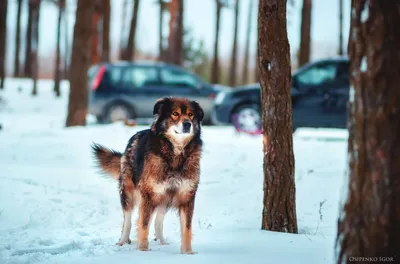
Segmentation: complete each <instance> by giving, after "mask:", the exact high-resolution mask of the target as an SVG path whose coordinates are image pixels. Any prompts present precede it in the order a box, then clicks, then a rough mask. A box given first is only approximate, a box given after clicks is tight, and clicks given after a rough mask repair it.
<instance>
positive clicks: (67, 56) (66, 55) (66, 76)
mask: <svg viewBox="0 0 400 264" xmlns="http://www.w3.org/2000/svg"><path fill="white" fill-rule="evenodd" d="M68 28H69V27H68V12H67V2H65V8H64V42H65V44H64V45H65V47H64V79H66V80H68V70H69V65H68V59H69V37H68V36H69V35H68Z"/></svg>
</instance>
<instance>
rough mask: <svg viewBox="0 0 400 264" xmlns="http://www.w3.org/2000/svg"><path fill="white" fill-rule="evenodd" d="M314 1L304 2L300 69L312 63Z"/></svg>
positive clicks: (304, 0)
mask: <svg viewBox="0 0 400 264" xmlns="http://www.w3.org/2000/svg"><path fill="white" fill-rule="evenodd" d="M311 8H312V0H303V9H302V10H301V30H300V50H299V63H298V67H301V66H302V65H304V64H306V63H308V62H309V61H310V45H311Z"/></svg>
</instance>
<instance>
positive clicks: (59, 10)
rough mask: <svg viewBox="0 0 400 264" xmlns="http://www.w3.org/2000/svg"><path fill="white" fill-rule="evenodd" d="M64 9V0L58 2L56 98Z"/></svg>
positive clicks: (59, 76) (59, 93)
mask: <svg viewBox="0 0 400 264" xmlns="http://www.w3.org/2000/svg"><path fill="white" fill-rule="evenodd" d="M64 8H65V0H60V1H58V21H57V41H56V43H57V44H56V65H55V72H54V93H55V94H56V96H57V97H59V96H60V95H61V92H60V81H61V70H60V66H61V65H60V64H61V41H60V39H61V19H62V15H63V12H64V11H63V10H64Z"/></svg>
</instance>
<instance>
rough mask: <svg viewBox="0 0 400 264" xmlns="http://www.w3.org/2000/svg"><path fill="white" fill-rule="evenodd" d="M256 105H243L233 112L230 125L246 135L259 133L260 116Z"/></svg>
mask: <svg viewBox="0 0 400 264" xmlns="http://www.w3.org/2000/svg"><path fill="white" fill-rule="evenodd" d="M258 109H259V108H258V106H256V105H243V106H239V107H238V108H237V109H235V110H234V112H233V114H232V117H231V119H232V123H233V124H234V125H235V127H236V129H238V130H240V131H243V132H247V133H254V134H257V133H260V131H261V116H260V112H259V110H258Z"/></svg>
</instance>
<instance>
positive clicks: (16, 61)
mask: <svg viewBox="0 0 400 264" xmlns="http://www.w3.org/2000/svg"><path fill="white" fill-rule="evenodd" d="M21 10H22V0H18V8H17V18H16V19H17V23H16V32H15V56H14V77H19V76H20V59H19V53H20V51H21Z"/></svg>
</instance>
